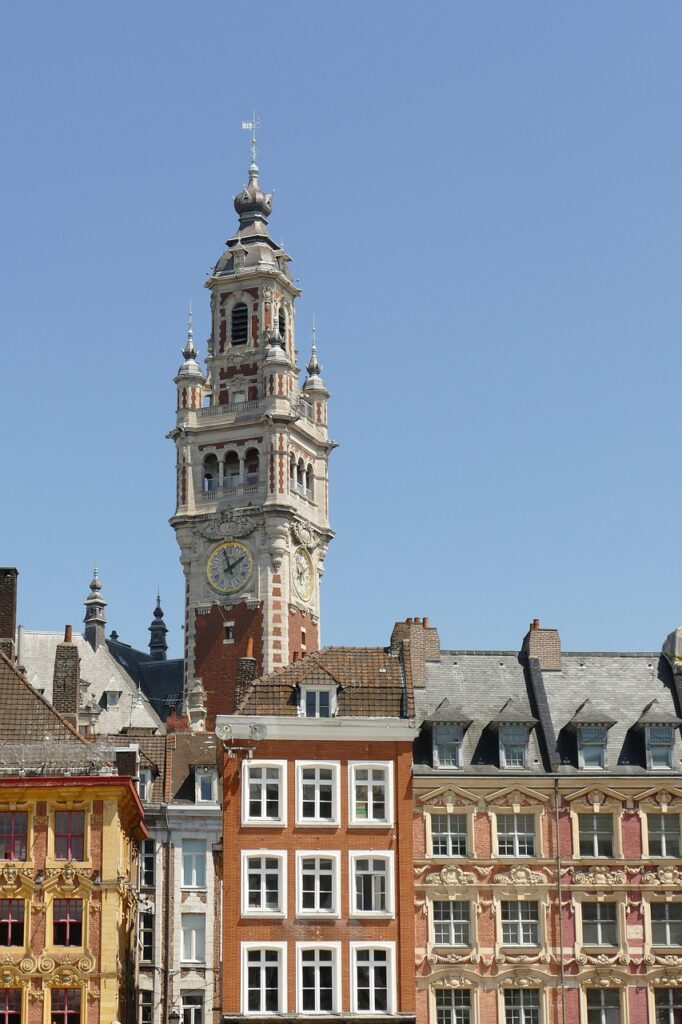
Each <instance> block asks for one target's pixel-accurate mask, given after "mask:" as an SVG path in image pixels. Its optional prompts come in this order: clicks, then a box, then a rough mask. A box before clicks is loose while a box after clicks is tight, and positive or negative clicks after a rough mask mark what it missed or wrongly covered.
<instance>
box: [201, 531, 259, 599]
mask: <svg viewBox="0 0 682 1024" xmlns="http://www.w3.org/2000/svg"><path fill="white" fill-rule="evenodd" d="M252 572H253V555H252V554H251V552H250V551H249V549H248V548H247V546H246V545H245V544H240V543H239V541H236V540H228V541H226V542H225V543H224V544H219V545H218V547H217V548H214V550H213V551H212V552H211V554H210V555H209V556H208V563H207V565H206V574H207V576H208V582H209V583H210V584H211V586H212V587H213V588H214V589H215V590H219V591H220V593H221V594H232V593H234V591H235V590H239V589H240V587H243V586H244V584H245V583H248V581H249V580H250V579H251V573H252Z"/></svg>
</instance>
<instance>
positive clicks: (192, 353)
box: [182, 302, 197, 359]
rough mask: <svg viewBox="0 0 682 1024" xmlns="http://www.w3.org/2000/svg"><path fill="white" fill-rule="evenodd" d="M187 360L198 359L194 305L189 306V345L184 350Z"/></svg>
mask: <svg viewBox="0 0 682 1024" xmlns="http://www.w3.org/2000/svg"><path fill="white" fill-rule="evenodd" d="M182 354H183V356H184V357H185V359H196V357H197V350H196V348H195V347H194V331H193V330H192V303H191V302H190V304H189V315H188V317H187V344H186V345H185V347H184V348H183V350H182Z"/></svg>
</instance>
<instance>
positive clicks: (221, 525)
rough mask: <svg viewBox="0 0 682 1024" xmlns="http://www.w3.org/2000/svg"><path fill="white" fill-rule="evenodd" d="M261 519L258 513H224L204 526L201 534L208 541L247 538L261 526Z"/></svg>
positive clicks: (240, 511)
mask: <svg viewBox="0 0 682 1024" xmlns="http://www.w3.org/2000/svg"><path fill="white" fill-rule="evenodd" d="M261 518H262V517H261V516H260V515H259V514H258V513H254V512H246V511H244V510H243V509H242V510H239V511H234V512H230V511H228V512H223V513H222V514H221V515H217V516H215V517H214V518H213V519H212V520H211V521H210V522H208V523H206V524H205V525H204V526H202V527H201V529H200V531H199V532H200V534H201V536H202V537H204V538H205V539H206V540H212V541H218V540H232V539H234V538H235V537H247V536H248V535H249V534H250V533H253V531H254V530H255V529H256V527H257V526H258V525H259V523H260V521H261Z"/></svg>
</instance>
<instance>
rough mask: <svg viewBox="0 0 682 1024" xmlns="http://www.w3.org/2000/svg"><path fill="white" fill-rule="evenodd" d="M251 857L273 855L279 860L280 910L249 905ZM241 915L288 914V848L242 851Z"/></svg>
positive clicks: (277, 917)
mask: <svg viewBox="0 0 682 1024" xmlns="http://www.w3.org/2000/svg"><path fill="white" fill-rule="evenodd" d="M249 857H271V858H276V859H277V861H278V862H279V868H278V874H279V903H280V907H279V910H268V909H267V908H259V909H255V910H254V909H253V908H252V907H249V885H248V868H247V861H248V859H249ZM239 887H240V890H241V915H242V917H264V918H269V919H273V918H274V919H279V918H284V917H286V916H287V852H286V850H263V849H260V850H242V851H241V874H240V886H239Z"/></svg>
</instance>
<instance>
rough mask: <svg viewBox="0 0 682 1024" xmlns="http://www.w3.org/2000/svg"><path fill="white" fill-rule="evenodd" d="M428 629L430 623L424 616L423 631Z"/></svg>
mask: <svg viewBox="0 0 682 1024" xmlns="http://www.w3.org/2000/svg"><path fill="white" fill-rule="evenodd" d="M430 628H431V622H430V621H429V618H428V616H426V617H425V618H424V629H430Z"/></svg>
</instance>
